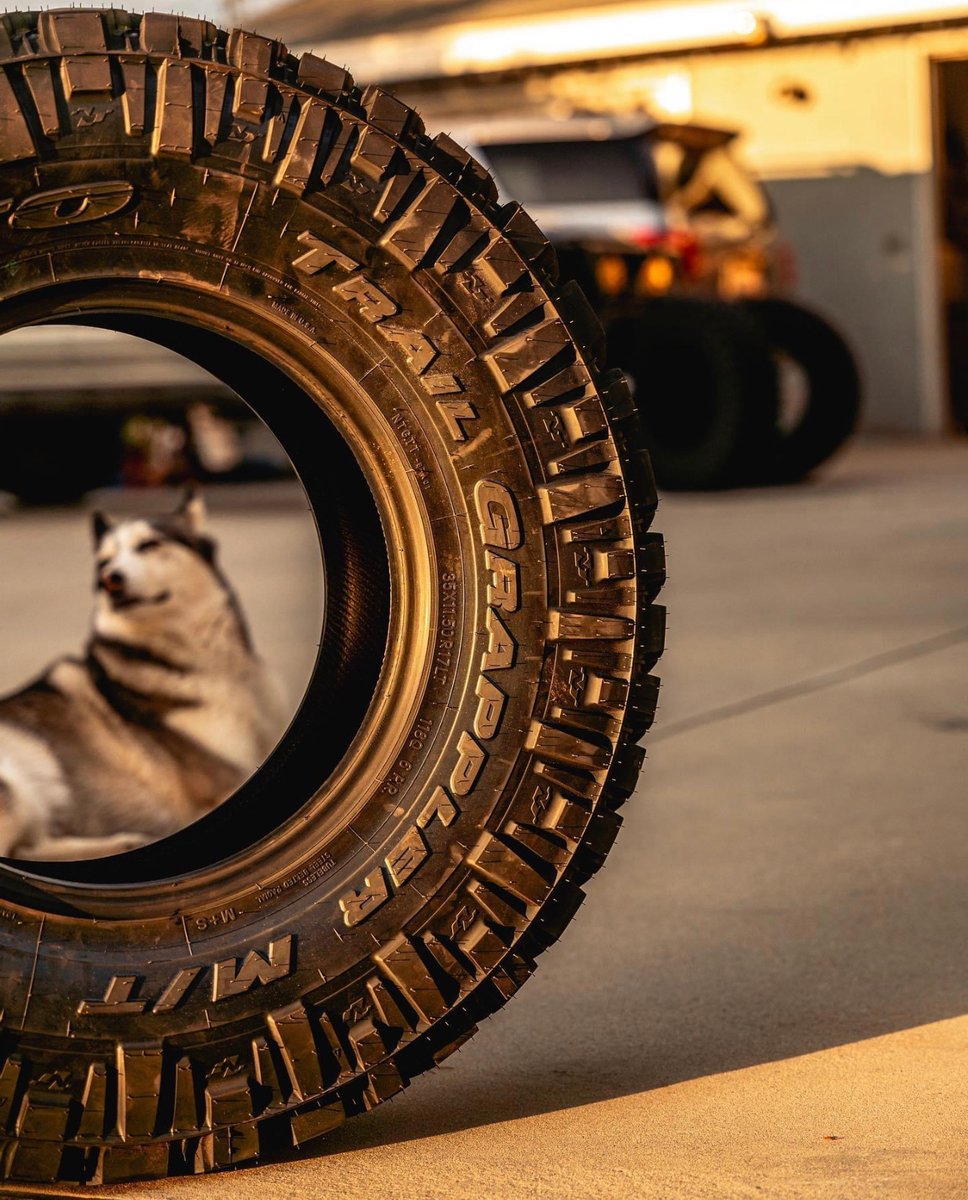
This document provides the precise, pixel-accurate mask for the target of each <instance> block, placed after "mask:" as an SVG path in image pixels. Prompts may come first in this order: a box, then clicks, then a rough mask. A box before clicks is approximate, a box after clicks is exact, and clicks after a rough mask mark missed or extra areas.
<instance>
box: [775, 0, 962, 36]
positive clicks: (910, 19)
mask: <svg viewBox="0 0 968 1200" xmlns="http://www.w3.org/2000/svg"><path fill="white" fill-rule="evenodd" d="M760 11H761V12H762V13H763V15H764V16H765V17H766V18H767V19H768V21H769V24H770V31H771V32H772V33H773V34H774V35H775V36H776V37H783V36H785V35H793V36H802V35H804V34H808V33H837V32H839V31H841V30H843V31H844V32H847V31H850V30H852V29H870V28H873V27H877V26H885V25H908V24H917V23H920V22H930V21H943V20H946V19H951V18H953V17H965V18H968V4H966V3H965V0H920V2H919V0H767V2H766V3H765V4H762V5H760Z"/></svg>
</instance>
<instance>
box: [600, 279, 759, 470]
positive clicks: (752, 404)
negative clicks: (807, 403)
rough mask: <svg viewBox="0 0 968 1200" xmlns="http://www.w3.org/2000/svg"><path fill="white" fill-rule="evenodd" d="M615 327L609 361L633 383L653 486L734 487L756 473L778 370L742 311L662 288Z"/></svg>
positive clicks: (755, 329) (752, 324) (751, 323)
mask: <svg viewBox="0 0 968 1200" xmlns="http://www.w3.org/2000/svg"><path fill="white" fill-rule="evenodd" d="M614 334H615V336H614V337H611V338H610V343H609V354H610V361H611V362H613V363H615V364H616V365H617V366H621V367H622V369H623V370H625V371H626V372H627V373H628V374H629V375H630V376H631V378H632V380H633V383H634V385H635V389H634V392H635V400H636V403H637V404H638V405H639V406H640V410H641V413H642V423H643V426H644V429H645V435H646V439H647V442H648V446H649V451H650V453H651V456H652V462H653V465H654V467H655V474H656V479H657V480H658V482H659V486H660V487H664V488H669V489H683V490H707V489H716V488H725V487H734V486H742V485H744V484H747V483H749V482H750V481H751V480H752V479H754V478H756V477H757V476H758V475H759V473H760V472H761V471H762V463H763V461H764V459H765V458H767V457H768V456H769V455H770V454H771V453H772V449H773V443H774V441H775V438H776V419H777V387H776V371H775V369H774V365H773V361H772V359H771V357H770V352H769V347H768V345H767V343H766V342H765V340H764V338H763V336H762V334H761V332H760V329H759V326H758V324H757V323H756V322H755V321H754V320H753V319H752V318H751V317H750V316H749V315H748V314H747V313H746V312H745V311H743V310H742V309H741V308H738V307H736V306H734V305H729V304H724V303H722V302H721V301H716V300H704V299H697V298H694V297H690V296H663V297H659V298H656V299H653V300H649V301H648V303H647V304H646V305H645V306H644V308H643V310H642V313H641V315H640V316H637V317H635V318H634V319H631V320H623V321H621V322H618V323H616V327H615V329H614Z"/></svg>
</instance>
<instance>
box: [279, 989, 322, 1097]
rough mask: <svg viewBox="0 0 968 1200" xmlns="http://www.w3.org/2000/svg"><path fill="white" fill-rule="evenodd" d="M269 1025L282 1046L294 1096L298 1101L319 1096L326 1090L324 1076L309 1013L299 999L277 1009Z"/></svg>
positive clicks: (281, 1053)
mask: <svg viewBox="0 0 968 1200" xmlns="http://www.w3.org/2000/svg"><path fill="white" fill-rule="evenodd" d="M266 1025H267V1027H268V1030H269V1036H270V1037H271V1038H272V1040H273V1041H274V1042H275V1043H276V1045H277V1046H278V1047H279V1053H280V1055H281V1057H282V1061H283V1064H284V1066H285V1069H286V1071H287V1073H288V1075H289V1082H290V1085H291V1090H292V1094H293V1095H294V1096H295V1098H296V1099H297V1100H305V1099H308V1098H309V1097H311V1096H316V1095H318V1094H319V1093H320V1092H321V1091H322V1090H323V1076H322V1073H321V1071H320V1065H319V1054H318V1053H317V1051H316V1042H315V1039H314V1037H313V1030H312V1026H311V1025H310V1023H309V1014H308V1013H307V1011H306V1009H305V1007H304V1006H303V1004H302V1003H301V1002H300V1001H298V1000H297V1001H296V1003H295V1004H290V1005H288V1006H287V1007H285V1008H280V1009H276V1011H275V1012H271V1013H269V1014H268V1015H267V1016H266Z"/></svg>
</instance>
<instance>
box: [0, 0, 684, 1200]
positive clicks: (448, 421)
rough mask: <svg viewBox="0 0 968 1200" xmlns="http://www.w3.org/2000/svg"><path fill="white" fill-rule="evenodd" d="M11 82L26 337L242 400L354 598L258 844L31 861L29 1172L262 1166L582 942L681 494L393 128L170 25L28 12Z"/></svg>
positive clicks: (25, 1134)
mask: <svg viewBox="0 0 968 1200" xmlns="http://www.w3.org/2000/svg"><path fill="white" fill-rule="evenodd" d="M0 55H2V58H3V62H2V70H0V164H2V166H0V211H2V214H3V215H2V217H0V220H2V221H3V226H2V234H0V252H2V253H0V257H2V263H3V271H2V276H0V299H2V309H0V320H2V328H4V329H6V328H10V327H13V326H16V325H19V324H22V323H25V322H36V321H40V320H50V319H60V320H74V321H82V322H86V323H91V322H96V323H100V324H103V325H107V326H112V327H116V328H120V329H123V330H125V331H127V332H135V333H140V334H141V335H143V336H145V337H148V338H152V339H154V340H156V341H159V342H163V343H167V344H169V345H172V346H174V347H175V348H177V349H179V350H181V351H182V352H183V353H184V354H186V355H188V356H190V357H192V358H195V359H197V360H198V361H200V362H202V363H203V364H204V365H205V366H206V367H207V368H208V369H209V370H210V371H212V372H213V373H214V374H215V375H217V376H219V377H220V378H221V379H222V380H223V381H225V382H226V383H228V384H229V385H230V386H232V387H234V388H236V389H237V390H238V391H239V392H240V393H241V394H242V395H243V396H244V397H245V398H246V399H247V400H248V401H249V402H250V403H251V404H252V406H253V407H254V408H255V409H256V410H257V411H258V412H259V414H260V415H261V416H262V417H263V418H264V419H265V420H266V421H267V422H268V424H269V425H270V426H271V428H272V429H273V430H274V431H275V433H276V434H277V436H278V437H279V438H280V439H281V441H282V442H283V444H284V445H285V446H286V448H287V450H288V451H289V453H290V456H291V458H292V460H293V462H294V464H295V466H296V468H297V469H298V471H299V472H300V475H301V477H302V480H303V482H304V484H305V487H306V490H307V493H308V495H309V498H310V501H311V503H312V506H313V508H314V511H315V513H316V516H317V520H318V522H319V526H320V534H321V544H322V552H323V556H324V564H325V573H326V589H327V602H326V613H325V620H324V621H323V622H322V632H321V649H320V655H319V661H318V664H317V667H316V670H315V674H314V676H313V680H312V683H311V684H310V687H309V690H308V693H307V695H306V698H305V701H304V703H303V705H302V707H301V709H300V711H299V712H298V714H297V716H296V717H295V719H294V721H293V724H292V725H291V727H290V729H289V731H288V732H287V734H286V736H285V737H284V739H283V741H282V742H281V744H280V745H279V747H278V748H277V750H276V751H275V752H274V753H273V754H272V756H271V757H270V758H269V760H268V761H267V763H266V764H265V765H264V766H263V767H262V768H261V769H260V770H259V771H258V772H257V773H256V775H255V776H254V777H253V778H252V779H251V780H250V781H249V782H248V783H247V784H246V785H244V786H243V787H242V788H241V789H240V790H239V791H238V792H237V793H236V794H235V795H234V796H233V797H231V798H230V799H229V800H228V801H227V802H226V803H225V804H224V805H222V806H221V807H220V808H218V809H216V810H215V811H213V812H212V813H211V814H210V815H209V816H207V817H206V818H204V819H203V820H201V821H200V822H198V823H197V824H196V825H194V826H191V827H189V828H188V829H186V830H184V831H182V832H181V833H179V834H176V835H175V836H173V837H171V838H169V839H167V840H166V841H164V842H161V843H159V844H156V845H153V846H149V847H146V848H144V849H142V850H139V851H136V852H133V853H130V854H128V855H123V856H120V857H118V858H115V859H109V860H101V861H93V862H86V863H73V864H66V865H65V864H60V865H56V864H25V863H16V862H6V863H3V864H0V892H2V907H0V950H2V971H0V1007H2V1010H3V1039H2V1047H0V1049H2V1058H0V1139H2V1141H3V1143H4V1146H3V1154H2V1157H0V1164H2V1174H3V1176H5V1177H9V1178H13V1179H19V1180H37V1181H39V1180H53V1179H62V1180H83V1181H102V1180H103V1181H107V1180H115V1179H128V1178H134V1177H141V1176H152V1175H165V1174H166V1173H168V1172H186V1171H189V1172H190V1171H205V1170H209V1169H212V1168H215V1167H223V1166H229V1165H232V1164H236V1163H242V1162H252V1161H253V1160H255V1159H258V1158H259V1157H261V1156H264V1155H267V1154H270V1153H273V1152H278V1151H285V1150H286V1149H287V1148H290V1147H292V1146H293V1145H301V1144H302V1143H304V1142H305V1141H306V1140H307V1139H309V1138H313V1137H316V1136H317V1135H320V1134H323V1133H325V1132H326V1131H327V1130H329V1129H331V1128H332V1127H333V1126H335V1125H337V1124H339V1122H341V1121H342V1120H343V1118H344V1116H346V1115H347V1114H353V1113H359V1112H362V1111H364V1110H365V1109H367V1108H369V1107H371V1106H373V1105H375V1104H377V1103H379V1102H380V1101H381V1100H383V1099H384V1098H385V1097H387V1096H390V1095H393V1094H394V1093H395V1092H397V1091H399V1090H400V1089H401V1088H403V1087H404V1086H406V1084H407V1083H408V1082H409V1080H411V1079H412V1078H413V1077H414V1076H415V1075H417V1074H418V1073H419V1072H421V1071H423V1070H425V1069H427V1068H428V1067H431V1066H432V1065H433V1064H434V1063H436V1062H439V1061H440V1060H441V1059H442V1058H443V1057H445V1056H446V1055H448V1054H449V1053H450V1052H451V1051H452V1050H454V1049H455V1048H456V1047H457V1046H458V1045H460V1043H461V1042H462V1041H463V1040H464V1039H465V1038H467V1037H468V1035H469V1034H471V1033H472V1032H473V1031H474V1028H475V1025H476V1023H477V1022H478V1021H480V1020H481V1018H483V1017H485V1016H487V1015H488V1014H489V1013H491V1012H492V1011H493V1010H494V1009H496V1008H498V1007H499V1006H500V1005H502V1004H503V1003H504V1002H505V1001H506V1000H507V998H508V997H509V996H510V995H511V994H512V993H513V992H514V991H516V990H517V988H518V987H519V986H520V984H521V983H522V982H523V981H524V979H526V978H527V976H528V975H529V974H530V973H531V971H532V969H533V966H534V958H535V956H536V955H537V954H538V953H539V952H540V951H541V950H542V949H544V948H545V947H546V946H547V945H548V944H549V943H551V942H553V941H554V940H555V939H556V938H557V937H558V935H559V934H560V933H561V931H562V929H563V928H564V926H565V925H566V924H567V922H568V921H569V919H570V918H571V916H572V915H573V913H574V912H575V910H576V908H577V907H578V905H579V904H580V902H581V898H582V893H581V890H580V889H581V885H582V884H583V883H584V881H585V880H586V879H587V878H588V877H589V876H590V875H591V874H592V873H593V872H594V871H595V870H596V869H597V867H598V866H599V865H600V863H601V862H602V859H603V856H604V855H605V853H606V852H607V850H608V848H609V846H610V845H611V843H612V840H613V839H614V837H615V834H616V831H617V829H618V826H619V823H620V817H619V815H618V813H617V811H616V810H617V809H618V808H619V806H620V805H621V804H622V802H623V801H624V800H625V798H626V797H627V796H628V795H629V793H630V792H631V790H632V788H633V787H634V785H635V781H636V778H637V775H638V771H639V766H640V764H641V761H642V755H643V752H642V750H641V749H640V748H639V747H638V745H637V743H638V741H639V739H640V738H641V736H642V734H643V733H644V731H645V730H646V729H647V727H648V726H649V724H650V722H651V720H652V716H653V712H654V707H655V698H656V680H655V679H654V677H653V676H651V675H650V674H649V671H650V669H651V667H652V666H653V664H654V662H655V660H656V657H657V655H658V653H659V650H660V647H661V644H662V632H663V622H662V610H661V609H660V608H659V607H657V606H656V605H655V604H654V603H653V600H654V597H655V594H656V592H657V590H658V588H659V585H660V583H661V581H662V578H663V565H662V547H661V542H660V539H659V538H658V536H657V535H655V534H650V533H648V532H647V530H648V526H649V522H650V520H651V517H652V513H653V508H654V504H655V496H654V492H653V486H652V482H651V477H650V474H649V471H648V469H647V467H646V466H645V464H644V462H643V459H642V456H641V454H640V452H639V434H638V429H637V417H636V413H635V411H634V408H633V406H632V405H631V403H630V401H629V396H628V393H627V391H626V388H625V386H624V383H623V381H622V379H621V378H620V377H616V376H614V375H603V374H602V372H601V371H600V370H599V368H598V365H597V362H596V356H597V353H598V347H599V344H600V343H599V330H598V329H597V326H596V322H595V320H594V318H593V317H592V316H591V315H590V313H589V312H588V310H587V308H586V306H585V305H584V303H583V301H582V298H581V296H580V295H579V294H577V293H576V291H574V290H573V289H571V288H568V287H565V288H559V287H557V286H556V282H555V260H554V255H553V253H552V252H551V250H550V249H549V247H548V244H547V242H546V241H545V239H544V238H543V237H542V236H541V234H540V233H539V232H538V230H537V229H536V228H535V226H534V225H533V224H532V222H531V221H530V220H529V219H528V217H527V216H526V215H525V214H524V213H523V212H522V211H521V210H520V209H519V208H518V207H517V206H515V205H504V206H500V205H499V204H498V203H497V199H496V191H495V188H494V185H493V183H492V181H491V179H490V178H489V177H488V175H487V174H486V173H485V172H484V171H483V170H482V169H481V168H480V167H479V166H478V165H477V164H476V163H475V162H473V161H472V160H471V159H470V158H468V157H467V155H466V154H464V153H463V152H462V151H461V150H460V149H459V148H458V147H457V146H456V145H454V144H453V143H452V142H451V141H449V140H448V139H447V138H445V137H439V138H436V139H434V140H430V139H428V138H427V137H425V136H424V133H423V131H422V127H421V124H420V121H419V119H418V118H417V117H416V116H415V115H414V113H413V112H411V111H410V110H409V109H407V108H406V107H404V106H403V105H402V104H400V103H399V102H398V101H397V100H395V99H393V98H392V97H391V96H389V95H387V94H385V93H384V92H382V91H380V90H378V89H375V88H369V89H367V90H366V91H364V92H362V93H360V92H359V91H358V90H357V89H356V88H354V86H353V84H352V82H351V80H350V78H349V77H348V76H347V74H346V73H345V71H344V70H342V69H341V68H339V67H336V66H333V65H331V64H329V63H327V62H325V61H322V60H321V59H319V58H316V57H313V56H311V55H307V56H304V57H303V58H302V59H300V60H299V61H296V60H295V59H294V58H292V57H290V56H289V55H288V54H287V53H286V51H285V49H284V48H283V47H282V46H280V45H279V44H277V43H275V42H272V41H270V40H268V39H266V38H263V37H257V36H254V35H252V34H249V33H244V32H238V31H237V32H235V33H232V34H228V35H227V34H225V33H223V32H220V31H219V30H217V29H215V28H214V27H213V26H212V25H209V24H206V23H204V22H201V21H198V20H188V19H184V18H177V17H174V16H168V15H165V14H152V15H149V16H144V17H137V16H131V15H128V14H127V13H124V12H121V11H118V10H111V11H92V10H84V9H72V10H70V11H66V10H61V11H56V12H48V13H44V14H41V15H39V16H38V15H37V14H36V13H34V14H26V13H25V14H8V15H6V16H4V17H2V18H0ZM108 885H110V886H108ZM551 1052H552V1048H551V1043H550V1041H549V1053H551Z"/></svg>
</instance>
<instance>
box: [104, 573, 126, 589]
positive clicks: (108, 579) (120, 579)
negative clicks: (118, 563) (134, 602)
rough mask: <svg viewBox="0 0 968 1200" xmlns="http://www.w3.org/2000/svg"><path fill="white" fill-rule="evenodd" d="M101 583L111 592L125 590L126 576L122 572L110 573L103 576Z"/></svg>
mask: <svg viewBox="0 0 968 1200" xmlns="http://www.w3.org/2000/svg"><path fill="white" fill-rule="evenodd" d="M101 582H102V583H103V584H104V587H105V588H106V589H107V591H109V592H121V591H123V590H124V575H123V574H122V572H121V571H108V572H107V574H106V575H102V576H101Z"/></svg>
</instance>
